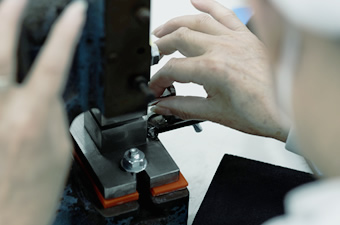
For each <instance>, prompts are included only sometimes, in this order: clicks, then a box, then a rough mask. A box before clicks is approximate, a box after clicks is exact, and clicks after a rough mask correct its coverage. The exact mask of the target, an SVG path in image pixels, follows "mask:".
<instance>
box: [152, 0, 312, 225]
mask: <svg viewBox="0 0 340 225" xmlns="http://www.w3.org/2000/svg"><path fill="white" fill-rule="evenodd" d="M219 2H221V3H222V4H224V5H225V6H227V7H229V8H236V7H241V6H245V5H246V1H244V0H220V1H219ZM197 13H199V12H198V11H197V10H196V9H194V7H193V6H192V5H191V3H190V0H152V18H151V29H152V30H153V29H155V28H156V27H157V26H159V25H162V24H163V23H165V22H166V21H168V20H169V19H171V18H174V17H177V16H182V15H191V14H197ZM171 57H181V55H180V54H179V53H175V54H174V55H172V56H169V57H164V58H163V59H162V61H161V62H160V63H159V65H157V66H154V67H153V68H152V74H154V73H155V72H156V71H157V70H158V69H160V68H161V67H162V66H163V65H164V64H165V63H166V62H167V61H168V60H169V59H170V58H171ZM175 86H176V90H177V93H178V94H180V95H198V96H205V95H206V94H205V92H204V90H203V88H201V87H199V86H195V85H192V84H189V85H183V84H176V85H175ZM202 127H203V132H201V133H195V131H194V129H193V128H192V127H186V128H182V129H178V130H175V131H171V132H167V133H164V134H161V135H160V139H161V141H162V142H163V144H164V145H165V147H166V148H167V150H168V151H169V153H170V154H171V156H172V157H173V158H174V160H175V162H176V163H177V165H178V166H179V168H180V169H181V172H182V173H183V175H184V176H185V178H186V179H187V180H188V182H189V187H188V188H189V191H190V201H189V220H188V224H191V223H192V221H193V219H194V217H195V215H196V213H197V210H198V209H199V206H200V204H201V202H202V200H203V198H204V195H205V193H206V192H207V189H208V187H209V184H210V182H211V180H212V178H213V176H214V174H215V172H216V169H217V167H218V165H219V163H220V161H221V159H222V157H223V155H224V154H225V153H228V154H232V155H237V156H242V157H245V158H249V159H254V160H258V161H262V162H267V163H271V164H274V165H280V166H283V167H288V168H293V169H296V170H301V171H307V172H309V171H310V170H309V168H308V166H307V165H306V162H305V161H304V159H303V158H302V157H300V156H298V155H295V154H293V153H290V152H288V151H286V150H285V148H284V144H283V143H281V142H278V141H275V140H273V139H269V138H262V137H256V136H251V135H248V134H243V133H241V132H238V131H235V130H232V129H229V128H227V127H224V126H221V125H218V124H215V123H211V122H204V123H202Z"/></svg>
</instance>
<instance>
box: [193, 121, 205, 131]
mask: <svg viewBox="0 0 340 225" xmlns="http://www.w3.org/2000/svg"><path fill="white" fill-rule="evenodd" d="M192 126H193V127H194V129H195V131H196V133H201V132H202V131H203V128H202V126H201V124H199V123H196V124H194V125H192Z"/></svg>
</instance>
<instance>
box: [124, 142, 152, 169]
mask: <svg viewBox="0 0 340 225" xmlns="http://www.w3.org/2000/svg"><path fill="white" fill-rule="evenodd" d="M121 166H122V167H123V169H124V170H125V171H127V172H130V173H139V172H141V171H143V170H145V168H146V166H147V160H146V158H145V154H144V153H143V152H142V151H140V150H139V149H137V148H132V149H130V150H128V151H126V152H125V153H124V157H123V159H122V161H121Z"/></svg>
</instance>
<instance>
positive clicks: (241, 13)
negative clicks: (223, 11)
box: [233, 7, 253, 24]
mask: <svg viewBox="0 0 340 225" xmlns="http://www.w3.org/2000/svg"><path fill="white" fill-rule="evenodd" d="M233 11H234V13H235V14H236V16H237V17H238V18H239V19H240V20H241V22H242V23H244V24H247V23H248V22H249V20H250V18H251V17H252V16H253V10H252V8H250V7H242V8H236V9H234V10H233Z"/></svg>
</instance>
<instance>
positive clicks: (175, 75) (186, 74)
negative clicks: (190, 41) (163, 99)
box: [149, 57, 203, 97]
mask: <svg viewBox="0 0 340 225" xmlns="http://www.w3.org/2000/svg"><path fill="white" fill-rule="evenodd" d="M198 63H199V57H197V58H181V59H176V58H173V59H171V60H170V61H169V62H168V63H167V64H166V65H165V66H164V67H163V68H162V69H160V70H159V71H158V72H157V73H156V74H155V75H154V76H153V77H152V78H151V80H150V83H149V87H150V89H151V90H152V91H153V92H154V94H155V95H156V97H160V96H161V95H162V94H163V92H164V91H165V89H166V88H168V87H170V86H171V85H172V84H173V83H174V82H179V83H191V82H193V83H196V84H200V85H203V77H202V70H201V69H200V68H201V67H200V66H198Z"/></svg>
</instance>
